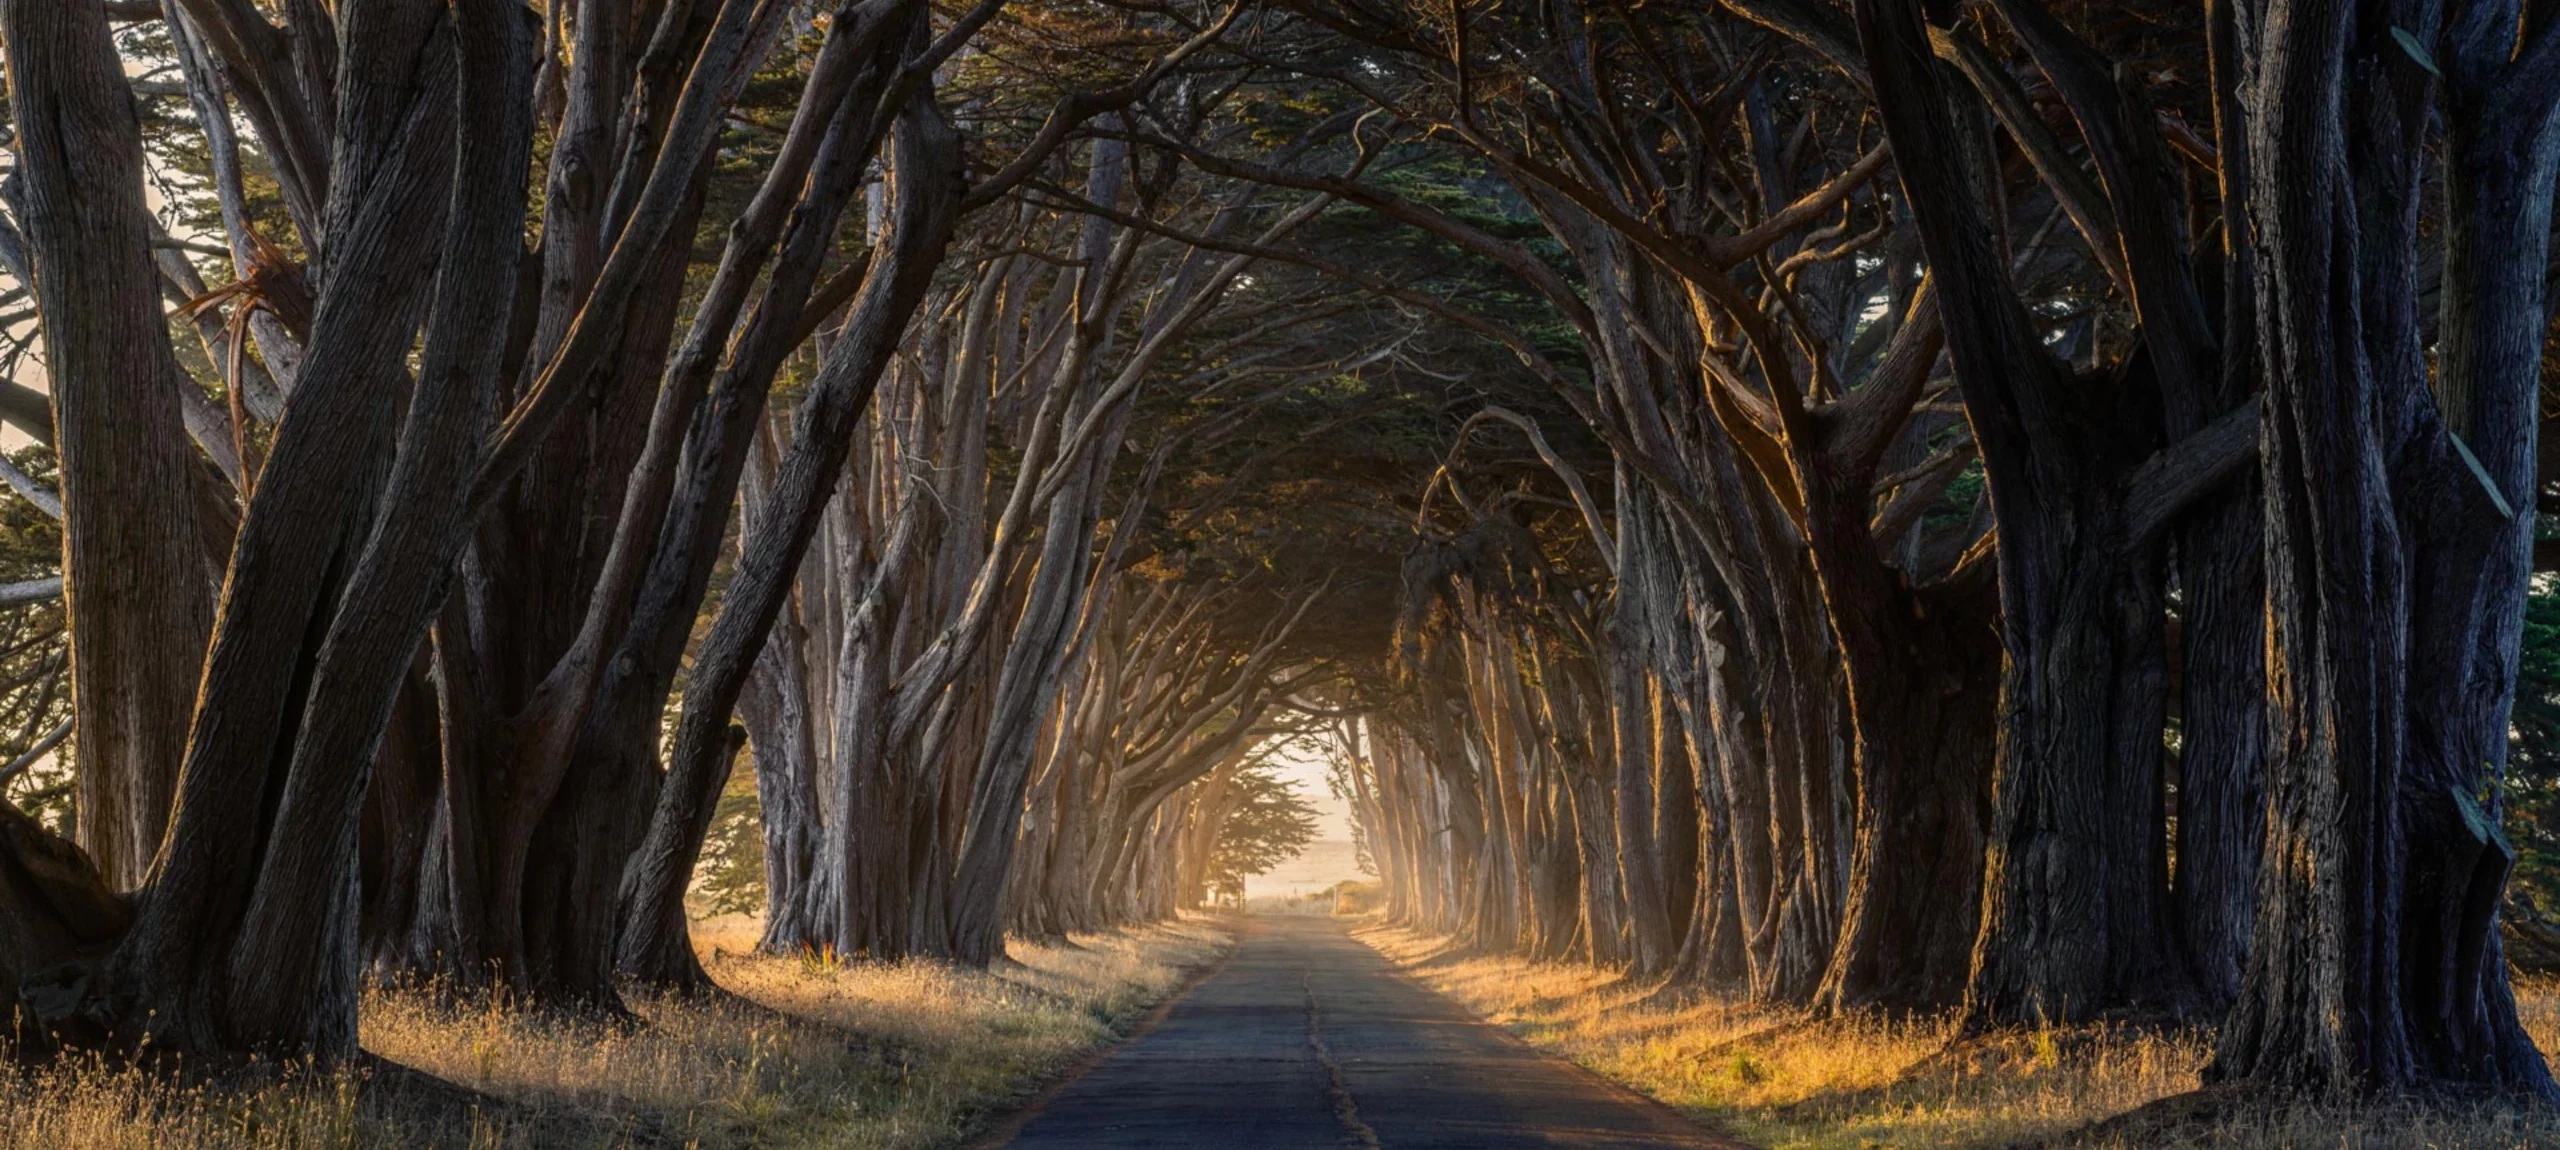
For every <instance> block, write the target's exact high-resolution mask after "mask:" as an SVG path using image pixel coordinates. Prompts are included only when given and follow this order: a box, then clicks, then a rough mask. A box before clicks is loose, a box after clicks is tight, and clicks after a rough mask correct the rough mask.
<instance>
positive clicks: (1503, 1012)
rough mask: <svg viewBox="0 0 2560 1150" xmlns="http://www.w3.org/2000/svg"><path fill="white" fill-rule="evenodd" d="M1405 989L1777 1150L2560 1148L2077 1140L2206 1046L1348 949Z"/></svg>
mask: <svg viewBox="0 0 2560 1150" xmlns="http://www.w3.org/2000/svg"><path fill="white" fill-rule="evenodd" d="M1354 933H1355V934H1357V935H1358V936H1359V937H1360V938H1361V939H1362V940H1363V941H1365V942H1367V943H1368V944H1369V945H1370V946H1371V947H1373V948H1375V949H1377V950H1378V951H1379V952H1380V953H1381V954H1384V955H1385V956H1387V958H1389V959H1390V960H1392V961H1394V962H1396V963H1397V964H1399V965H1400V966H1402V967H1404V968H1405V969H1406V970H1407V972H1408V973H1411V974H1413V975H1414V976H1416V977H1418V978H1420V979H1421V980H1422V981H1423V982H1425V983H1427V984H1429V985H1431V986H1433V987H1435V988H1437V989H1438V990H1440V991H1441V992H1442V993H1445V994H1448V995H1449V996H1451V997H1453V998H1455V999H1457V1000H1458V1001H1459V1002H1461V1003H1464V1004H1466V1005H1467V1006H1468V1007H1470V1008H1471V1009H1473V1010H1475V1011H1476V1012H1477V1013H1478V1014H1480V1015H1482V1016H1484V1017H1485V1018H1486V1019H1488V1020H1490V1021H1492V1022H1495V1023H1497V1024H1500V1025H1503V1026H1505V1027H1508V1028H1509V1029H1510V1030H1511V1031H1513V1032H1514V1033H1516V1034H1518V1035H1520V1036H1521V1037H1522V1038H1525V1039H1527V1040H1528V1041H1529V1042H1530V1043H1532V1044H1534V1045H1536V1046H1539V1047H1541V1048H1543V1049H1546V1050H1549V1051H1552V1052H1554V1053H1556V1054H1558V1055H1561V1056H1563V1057H1566V1058H1569V1059H1571V1060H1573V1061H1575V1062H1578V1063H1580V1064H1582V1065H1583V1066H1585V1067H1588V1068H1590V1069H1591V1070H1593V1071H1595V1072H1597V1073H1599V1074H1602V1075H1604V1076H1606V1077H1609V1078H1611V1079H1614V1080H1616V1081H1619V1082H1622V1083H1625V1084H1627V1085H1628V1086H1631V1087H1633V1088H1635V1089H1637V1090H1639V1091H1642V1092H1644V1093H1646V1094H1649V1095H1651V1096H1653V1097H1655V1098H1658V1099H1660V1100H1662V1101H1663V1102H1665V1103H1668V1104H1670V1105H1671V1106H1673V1107H1675V1108H1678V1109H1680V1110H1682V1111H1684V1112H1686V1113H1689V1114H1691V1115H1693V1116H1696V1117H1699V1118H1701V1119H1704V1120H1705V1121H1706V1122H1708V1123H1709V1124H1711V1125H1714V1126H1718V1127H1720V1128H1723V1129H1726V1130H1729V1131H1731V1132H1732V1133H1734V1134H1736V1135H1739V1136H1741V1137H1743V1138H1745V1139H1747V1140H1749V1141H1751V1142H1752V1143H1754V1144H1756V1145H1760V1146H1765V1147H1769V1148H1771V1150H1874V1148H1882V1147H1933V1148H1934V1147H1999V1146H2010V1145H2015V1144H2019V1143H2030V1144H2032V1143H2037V1142H2042V1141H2047V1140H2051V1141H2052V1142H2053V1143H2054V1144H2056V1145H2068V1146H2075V1147H2090V1148H2092V1150H2148V1148H2150V1147H2155V1146H2168V1145H2181V1146H2198V1147H2225V1148H2232V1150H2255V1148H2262V1147H2266V1148H2271V1147H2321V1148H2325V1150H2384V1148H2391V1150H2400V1148H2419V1147H2424V1148H2429V1150H2456V1148H2463V1150H2509V1148H2522V1147H2553V1146H2560V1116H2554V1115H2552V1114H2549V1113H2545V1112H2527V1113H2519V1112H2514V1111H2507V1110H2482V1111H2476V1112H2473V1111H2445V1110H2434V1111H2417V1110H2413V1109H2409V1108H2404V1107H2370V1108H2363V1109H2337V1108H2325V1107H2305V1108H2298V1109H2275V1108H2264V1107H2239V1108H2225V1112H2200V1113H2198V1114H2197V1115H2195V1116H2194V1117H2193V1118H2192V1120H2190V1121H2187V1122H2184V1123H2181V1124H2179V1125H2177V1126H2176V1127H2175V1128H2174V1129H2164V1128H2162V1127H2161V1126H2159V1125H2150V1126H2146V1127H2144V1128H2142V1129H2138V1130H2132V1131H2113V1130H2107V1129H2096V1130H2092V1129H2088V1128H2089V1127H2091V1126H2092V1125H2093V1124H2095V1123H2098V1122H2100V1121H2102V1120H2104V1119H2106V1118H2109V1117H2112V1116H2115V1115H2119V1114H2123V1113H2125V1112H2126V1111H2129V1110H2133V1109H2134V1108H2136V1107H2139V1106H2143V1105H2145V1104H2147V1103H2151V1102H2154V1101H2157V1100H2160V1099H2163V1098H2167V1097H2170V1096H2173V1095H2181V1094H2186V1093H2188V1092H2190V1091H2193V1090H2195V1089H2196V1088H2197V1085H2198V1077H2197V1076H2198V1072H2199V1071H2200V1070H2202V1068H2203V1066H2204V1064H2205V1062H2206V1061H2207V1059H2208V1057H2209V1056H2210V1055H2211V1053H2212V1048H2211V1039H2210V1036H2208V1035H2205V1034H2203V1033H2200V1032H2185V1033H2170V1034H2163V1033H2157V1032H2149V1031H2134V1030H2128V1029H2124V1028H2120V1027H2074V1028H2059V1027H2056V1028H2045V1029H2040V1030H2034V1031H2027V1032H2022V1033H2016V1034H2008V1035H2000V1036H1995V1037H1993V1038H1990V1039H1977V1040H1974V1041H1969V1042H1965V1043H1961V1044H1953V1045H1951V1039H1953V1038H1954V1028H1953V1026H1952V1025H1951V1023H1949V1022H1948V1021H1946V1020H1942V1019H1935V1020H1919V1021H1906V1022H1896V1021H1888V1020H1882V1019H1874V1018H1849V1019H1816V1018H1813V1017H1810V1016H1808V1015H1806V1014H1804V1013H1802V1012H1798V1011H1791V1010H1781V1009H1772V1008H1764V1007H1752V1006H1744V1005H1738V1004H1734V1003H1730V1002H1726V1001H1723V1000H1720V999H1717V998H1715V997H1714V996H1712V995H1707V994H1704V993H1700V992H1697V991H1693V990H1683V989H1675V988H1663V987H1658V986H1654V985H1649V984H1642V983H1636V982H1631V981H1629V980H1627V979H1625V978H1623V977H1621V976H1619V975H1617V974H1614V973H1611V972H1609V971H1605V970H1600V969H1596V968H1593V967H1589V966H1582V965H1576V964H1562V963H1533V962H1528V961H1526V960H1523V959H1518V958H1508V957H1476V956H1467V955H1455V954H1451V953H1449V952H1448V947H1447V945H1446V943H1445V942H1444V940H1442V939H1439V938H1437V937H1434V936H1428V935H1421V934H1416V933H1414V932H1411V931H1406V930H1400V929H1395V928H1387V927H1370V928H1366V929H1362V930H1358V931H1355V932H1354ZM2518 993H2519V996H2520V998H2521V999H2522V1006H2523V1010H2524V1014H2525V1023H2526V1026H2527V1028H2528V1029H2529V1030H2530V1031H2531V1032H2532V1033H2533V1036H2534V1040H2535V1041H2536V1042H2537V1043H2539V1044H2541V1046H2542V1048H2543V1049H2544V1050H2545V1051H2560V985H2555V984H2526V985H2523V986H2520V987H2519V988H2518Z"/></svg>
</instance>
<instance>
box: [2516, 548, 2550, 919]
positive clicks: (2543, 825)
mask: <svg viewBox="0 0 2560 1150" xmlns="http://www.w3.org/2000/svg"><path fill="white" fill-rule="evenodd" d="M2507 730H2508V732H2509V742H2508V748H2507V780H2506V807H2507V819H2506V823H2507V834H2508V837H2509V838H2510V839H2512V840H2513V841H2514V843H2515V848H2516V870H2515V875H2514V877H2513V878H2512V879H2511V880H2510V881H2511V895H2512V896H2513V897H2515V898H2517V899H2519V900H2522V901H2525V902H2527V903H2529V904H2531V905H2532V906H2533V907H2535V908H2538V909H2539V910H2540V912H2541V913H2542V914H2543V915H2545V916H2550V915H2553V914H2555V913H2560V580H2555V579H2554V578H2553V577H2551V576H2548V575H2537V576H2535V577H2534V581H2533V591H2532V594H2530V595H2529V596H2527V597H2526V599H2525V610H2524V649H2523V652H2522V657H2521V658H2520V659H2519V660H2518V665H2517V667H2516V707H2515V716H2514V719H2513V720H2512V721H2511V722H2510V723H2509V724H2508V727H2507Z"/></svg>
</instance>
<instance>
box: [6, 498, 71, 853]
mask: <svg viewBox="0 0 2560 1150" xmlns="http://www.w3.org/2000/svg"><path fill="white" fill-rule="evenodd" d="M9 459H10V461H11V462H12V463H14V464H16V465H17V467H18V470H20V471H22V472H25V473H26V474H27V475H28V476H29V477H30V478H32V479H34V480H35V481H36V482H38V483H41V484H45V485H48V486H50V485H52V484H53V483H54V482H55V479H54V476H55V472H56V466H55V463H54V458H53V452H52V450H51V449H48V448H45V447H27V448H23V449H21V450H18V451H14V452H11V453H10V454H9ZM61 569H62V531H61V528H60V526H59V525H58V524H56V523H55V522H54V521H53V520H52V519H51V518H50V517H48V516H46V515H45V514H44V513H43V512H42V511H39V510H37V509H36V507H35V505H34V504H32V503H29V502H27V501H26V500H24V499H21V498H19V497H17V496H16V495H0V583H18V582H25V581H29V580H35V579H43V578H47V577H49V576H52V575H55V574H57V573H59V572H60V571H61ZM70 659H71V645H70V641H69V636H68V635H67V633H66V632H65V631H64V630H63V614H62V601H61V600H60V599H58V598H57V599H50V600H46V601H44V602H41V603H31V604H28V605H26V606H23V607H14V608H9V609H6V610H0V767H6V766H8V765H9V764H12V763H15V762H17V761H18V760H19V759H20V758H21V757H22V756H24V755H26V754H27V753H28V752H29V751H30V750H33V749H34V748H36V747H37V746H38V745H40V744H42V743H44V742H45V741H46V739H47V736H48V735H49V734H51V733H53V732H54V731H55V730H56V728H58V727H60V726H62V725H63V724H64V723H66V722H68V721H69V720H70V718H71V680H70V676H69V675H68V674H67V673H66V672H67V671H68V669H69V667H70ZM72 761H73V758H72V754H71V746H70V744H68V743H62V744H60V745H58V746H56V747H55V748H54V749H53V750H52V751H51V752H50V753H48V754H46V755H44V756H41V757H39V758H37V759H36V760H35V761H33V762H31V763H29V764H28V765H27V766H26V767H25V768H24V769H21V770H18V771H16V772H14V773H11V774H9V775H8V777H7V778H6V779H5V780H0V801H6V802H8V803H11V804H13V805H15V806H16V807H17V808H18V809H19V810H22V811H25V812H26V813H28V814H29V815H32V816H34V817H35V818H36V819H38V820H39V821H41V822H43V823H44V824H45V825H47V826H49V827H52V828H53V829H54V830H56V831H59V832H62V833H65V834H68V833H69V832H70V830H71V824H72V818H73V815H74V810H73V807H72V799H73V794H72V773H71V767H70V764H71V763H72Z"/></svg>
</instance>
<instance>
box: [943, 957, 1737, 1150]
mask: <svg viewBox="0 0 2560 1150" xmlns="http://www.w3.org/2000/svg"><path fill="white" fill-rule="evenodd" d="M1239 927H1240V930H1241V931H1242V936H1241V937H1240V938H1239V940H1238V942H1237V946H1236V952H1235V955H1234V957H1233V958H1231V959H1229V960H1228V962H1227V964H1226V966H1225V967H1224V968H1223V969H1221V970H1219V971H1218V972H1217V973H1215V974H1213V975H1210V976H1209V977H1208V978H1206V979H1203V980H1202V981H1201V982H1200V983H1199V984H1198V985H1197V986H1194V987H1193V988H1192V989H1191V991H1190V993H1189V994H1187V995H1185V996H1183V998H1182V999H1181V1000H1179V1001H1178V1002H1176V1003H1175V1004H1174V1005H1173V1008H1172V1010H1171V1011H1170V1012H1169V1013H1167V1014H1166V1015H1165V1016H1164V1018H1163V1020H1162V1022H1160V1023H1159V1024H1158V1025H1157V1026H1155V1027H1154V1028H1153V1029H1152V1030H1149V1031H1148V1032H1146V1033H1145V1034H1142V1035H1141V1036H1139V1037H1137V1038H1135V1039H1133V1040H1131V1041H1130V1042H1128V1043H1127V1044H1125V1045H1123V1046H1122V1047H1120V1049H1118V1050H1116V1051H1114V1052H1112V1054H1110V1055H1109V1056H1108V1057H1106V1058H1105V1059H1104V1060H1103V1061H1102V1062H1100V1063H1099V1064H1097V1065H1095V1066H1093V1067H1092V1068H1091V1069H1089V1070H1088V1071H1086V1072H1085V1074H1084V1075H1083V1076H1082V1077H1080V1078H1077V1079H1076V1080H1075V1081H1073V1082H1072V1083H1069V1084H1068V1085H1067V1086H1066V1087H1065V1089H1064V1090H1062V1091H1060V1092H1059V1093H1057V1094H1056V1095H1055V1096H1053V1097H1051V1098H1049V1099H1048V1100H1047V1101H1046V1102H1045V1103H1044V1104H1042V1105H1040V1106H1038V1107H1037V1108H1036V1109H1034V1110H1033V1112H1032V1113H1031V1114H1030V1116H1029V1118H1028V1120H1027V1121H1023V1120H1020V1119H1017V1121H1016V1123H1015V1127H1016V1129H1015V1130H1014V1131H1013V1132H1012V1137H1011V1139H1010V1140H1009V1141H1008V1140H1005V1137H1004V1135H1005V1133H1006V1132H1003V1131H1000V1132H999V1133H998V1134H997V1136H996V1137H995V1138H994V1139H991V1140H990V1143H989V1144H992V1145H1002V1146H1011V1147H1016V1148H1019V1150H1064V1148H1068V1147H1102V1146H1182V1147H1205V1148H1208V1150H1250V1148H1259V1147H1274V1148H1281V1147H1285V1148H1290V1150H1298V1148H1305V1147H1384V1148H1386V1150H1407V1148H1411V1147H1484V1148H1495V1147H1514V1146H1520V1147H1527V1146H1585V1147H1601V1146H1607V1147H1714V1148H1730V1147H1739V1146H1740V1145H1741V1144H1740V1143H1736V1142H1732V1141H1729V1140H1724V1139H1719V1138H1717V1137H1715V1136H1713V1135H1709V1134H1706V1133H1704V1132H1702V1131H1700V1130H1698V1129H1697V1128H1696V1127H1694V1126H1691V1125H1690V1124H1688V1123H1687V1122H1685V1121H1683V1120H1682V1119H1681V1118H1680V1116H1679V1115H1677V1114H1674V1113H1673V1112H1672V1111H1670V1110H1669V1109H1667V1108H1665V1107H1662V1106H1660V1105H1657V1104H1655V1103H1653V1102H1651V1101H1648V1100H1646V1099H1644V1098H1641V1097H1638V1096H1636V1095H1634V1094H1632V1093H1629V1092H1627V1091H1624V1090H1621V1089H1619V1088H1617V1087H1615V1086H1612V1085H1610V1084H1609V1083H1607V1082H1605V1081H1603V1080H1602V1079H1600V1078H1598V1077H1596V1076H1594V1075H1592V1074H1589V1073H1587V1072H1585V1071H1583V1070H1582V1069H1580V1068H1579V1067H1575V1066H1573V1065H1570V1064H1568V1063H1565V1062H1562V1061H1559V1060H1557V1059H1554V1058H1550V1057H1547V1056H1546V1055H1543V1054H1540V1053H1538V1052H1536V1051H1534V1050H1532V1049H1530V1048H1529V1047H1528V1046H1526V1045H1524V1044H1522V1043H1520V1042H1518V1041H1517V1040H1515V1039H1513V1038H1512V1037H1511V1036H1510V1035H1508V1034H1505V1033H1503V1032H1502V1031H1500V1030H1498V1029H1496V1028H1495V1027H1492V1026H1489V1025H1487V1024H1485V1023H1483V1022H1480V1021H1478V1020H1477V1019H1476V1018H1474V1017H1473V1016H1471V1015H1469V1014H1468V1013H1467V1012H1466V1011H1465V1010H1463V1009H1462V1008H1460V1007H1459V1006H1458V1005H1457V1004H1456V1003H1454V1002H1451V1001H1450V1000H1448V999H1446V998H1443V997H1441V996H1440V995H1439V994H1437V993H1435V992H1433V991H1431V990H1429V989H1428V988H1425V987H1424V986H1422V985H1421V984H1419V983H1416V982H1414V981H1412V980H1410V979H1408V978H1405V977H1404V976H1402V975H1400V974H1398V973H1397V972H1396V971H1395V969H1394V968H1393V967H1391V966H1390V965H1389V964H1388V963H1387V961H1386V960H1385V959H1383V958H1381V957H1379V956H1378V954H1377V952H1375V951H1372V950H1370V949H1369V948H1368V947H1366V946H1364V945H1362V944H1361V943H1360V942H1359V941H1358V940H1356V939H1353V938H1351V937H1350V936H1349V935H1347V934H1345V933H1344V928H1343V926H1342V925H1341V924H1339V923H1337V922H1334V921H1333V920H1330V919H1324V918H1314V917H1302V916H1264V917H1255V918H1249V919H1244V920H1241V922H1240V924H1239Z"/></svg>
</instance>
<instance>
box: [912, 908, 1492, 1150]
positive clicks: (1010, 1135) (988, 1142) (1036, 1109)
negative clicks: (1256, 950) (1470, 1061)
mask: <svg viewBox="0 0 2560 1150" xmlns="http://www.w3.org/2000/svg"><path fill="white" fill-rule="evenodd" d="M1252 921H1253V916H1252V915H1244V914H1236V915H1225V916H1222V917H1220V918H1219V919H1217V920H1216V922H1215V925H1216V926H1217V927H1218V928H1219V929H1221V930H1224V931H1226V932H1227V933H1228V934H1229V936H1230V943H1229V945H1228V946H1227V952H1226V953H1225V954H1221V955H1219V956H1218V957H1217V959H1216V960H1215V961H1212V962H1204V963H1201V964H1200V965H1198V966H1195V967H1193V968H1191V969H1190V970H1189V971H1188V972H1186V973H1185V974H1184V975H1183V976H1182V985H1180V986H1177V987H1174V988H1173V993H1171V994H1168V995H1166V996H1164V1001H1162V1002H1159V1003H1157V1004H1155V1005H1154V1006H1152V1007H1149V1008H1148V1009H1147V1013H1146V1014H1145V1015H1144V1016H1142V1017H1140V1018H1139V1019H1138V1024H1137V1025H1135V1026H1132V1027H1130V1028H1129V1030H1128V1032H1127V1033H1125V1034H1122V1035H1120V1036H1119V1037H1117V1038H1114V1039H1112V1040H1111V1041H1109V1042H1106V1043H1103V1044H1102V1045H1100V1046H1097V1047H1095V1048H1094V1050H1093V1052H1092V1053H1091V1054H1087V1055H1085V1056H1084V1057H1083V1058H1082V1059H1080V1060H1078V1061H1077V1062H1076V1064H1075V1065H1073V1066H1070V1067H1068V1068H1066V1069H1065V1070H1064V1071H1062V1072H1060V1073H1059V1074H1058V1076H1057V1077H1056V1078H1053V1079H1051V1080H1050V1081H1049V1082H1048V1084H1047V1085H1044V1086H1042V1087H1041V1088H1040V1089H1039V1091H1038V1092H1037V1093H1034V1094H1033V1095H1032V1096H1031V1097H1030V1099H1029V1100H1028V1101H1025V1102H1024V1103H1023V1104H1022V1105H1020V1106H1017V1107H1014V1108H1013V1109H1011V1110H1007V1111H1005V1112H1004V1116H1003V1117H1002V1118H1001V1119H999V1120H998V1121H997V1122H996V1123H995V1125H993V1126H989V1127H987V1128H986V1129H985V1130H981V1131H979V1132H978V1133H977V1134H975V1135H972V1136H970V1138H969V1139H968V1140H967V1141H964V1142H961V1143H960V1144H959V1147H958V1150H997V1148H998V1147H1002V1146H1004V1145H1006V1144H1008V1143H1010V1142H1012V1141H1013V1140H1014V1139H1015V1138H1018V1137H1020V1136H1021V1135H1022V1129H1023V1127H1025V1126H1029V1125H1031V1120H1032V1119H1034V1118H1038V1117H1039V1116H1040V1112H1041V1111H1042V1110H1045V1109H1047V1108H1048V1106H1049V1104H1050V1103H1052V1102H1055V1101H1057V1100H1058V1096H1059V1095H1061V1094H1064V1093H1066V1092H1067V1088H1068V1087H1070V1086H1073V1085H1075V1084H1076V1082H1077V1081H1078V1080H1080V1079H1082V1078H1083V1077H1084V1076H1085V1075H1087V1074H1091V1073H1093V1069H1094V1068H1095V1067H1097V1066H1100V1065H1102V1064H1103V1063H1104V1062H1105V1061H1108V1060H1109V1059H1110V1058H1111V1056H1112V1055H1114V1054H1118V1053H1120V1050H1121V1048H1123V1047H1125V1046H1127V1045H1129V1044H1130V1043H1132V1042H1136V1041H1137V1040H1139V1039H1141V1038H1145V1037H1146V1036H1147V1035H1148V1034H1150V1033H1153V1032H1154V1030H1155V1029H1156V1028H1157V1027H1159V1026H1162V1025H1164V1020H1165V1016H1167V1015H1170V1014H1172V1013H1173V1008H1174V1007H1175V1006H1177V1005H1180V1004H1181V1002H1182V1000H1183V999H1186V998H1189V997H1191V992H1192V991H1194V990H1196V989H1199V986H1200V984H1201V983H1204V982H1207V981H1209V980H1210V979H1212V978H1215V977H1217V976H1218V973H1219V972H1220V971H1223V970H1225V969H1226V968H1227V963H1229V962H1230V961H1233V960H1234V958H1235V956H1236V952H1237V951H1239V950H1242V949H1244V939H1245V932H1246V930H1247V929H1248V924H1250V923H1251V922H1252ZM1364 945H1365V944H1364ZM1371 949H1373V950H1374V949H1376V948H1374V947H1372V948H1371ZM1497 1029H1499V1028H1497Z"/></svg>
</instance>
